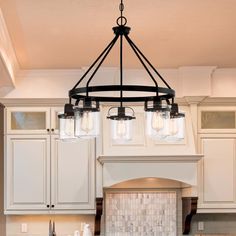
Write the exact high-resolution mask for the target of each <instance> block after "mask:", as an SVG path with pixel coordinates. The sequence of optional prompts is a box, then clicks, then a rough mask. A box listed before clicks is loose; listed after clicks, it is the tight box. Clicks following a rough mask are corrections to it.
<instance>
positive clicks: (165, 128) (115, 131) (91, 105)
mask: <svg viewBox="0 0 236 236" xmlns="http://www.w3.org/2000/svg"><path fill="white" fill-rule="evenodd" d="M119 10H120V16H119V17H118V18H117V20H116V23H117V26H115V27H113V32H114V34H115V37H114V38H113V39H112V41H111V42H110V43H109V44H108V45H107V47H106V48H105V49H104V50H103V52H102V53H101V54H100V55H99V56H98V58H97V59H96V60H95V61H94V62H93V63H92V65H91V66H90V67H89V68H88V70H87V71H86V72H85V73H84V75H83V76H82V77H81V78H80V79H79V81H78V82H77V83H76V84H75V86H74V87H73V88H72V89H71V90H70V91H69V103H68V104H65V109H64V113H63V114H60V115H59V116H58V117H59V127H60V138H61V139H63V140H73V139H76V138H89V137H96V136H98V135H99V126H100V121H99V116H100V115H99V114H100V109H99V103H100V102H113V103H118V104H119V105H118V106H116V107H111V108H110V109H109V112H108V115H107V118H108V119H109V120H110V121H111V132H112V139H113V140H114V141H116V142H124V141H128V140H130V139H132V133H133V131H132V121H133V119H135V112H134V110H133V109H132V108H131V107H128V106H124V103H126V102H129V103H132V102H144V110H145V113H146V133H147V135H148V136H151V137H152V138H157V139H164V140H181V139H183V138H184V114H183V113H180V112H179V109H178V104H176V103H175V102H174V98H175V91H174V90H173V89H172V88H171V87H170V86H169V84H168V83H167V82H166V81H165V80H164V78H163V77H162V76H161V75H160V73H159V72H158V71H157V70H156V69H155V67H154V66H153V65H152V64H151V63H150V61H149V60H148V59H147V58H146V57H145V55H144V54H143V53H142V52H141V51H140V49H139V48H138V47H137V46H136V44H135V43H134V42H133V41H132V40H131V38H130V37H129V33H130V30H131V28H130V27H128V26H126V24H127V19H126V18H125V17H124V16H123V11H124V4H123V0H121V3H120V6H119ZM124 40H126V41H127V43H128V45H129V46H130V47H131V49H132V51H133V52H134V54H135V55H136V56H137V58H138V60H139V61H140V63H141V64H142V66H143V67H144V69H145V71H146V72H147V73H148V75H149V77H150V79H151V80H152V82H153V86H141V85H124V83H123V82H124V81H123V41H124ZM117 41H119V44H120V45H119V47H120V55H119V56H120V65H119V69H120V78H119V79H120V80H119V85H99V86H90V83H91V81H92V79H93V78H94V76H95V74H96V72H97V71H98V69H99V68H100V67H101V65H102V64H103V62H104V60H105V59H106V57H107V55H108V54H109V53H110V51H111V50H112V48H113V46H114V45H115V44H116V42H117ZM155 77H158V78H159V80H160V81H162V82H163V83H164V85H165V87H160V86H159V85H158V82H157V80H156V79H155ZM85 80H86V86H83V87H81V83H82V81H83V82H84V81H85ZM111 91H112V92H118V94H119V95H118V96H112V97H111V96H108V95H107V96H106V93H107V92H111ZM125 92H126V93H127V92H135V94H140V96H128V95H125ZM144 92H145V96H141V93H144ZM101 93H102V96H101V95H100V94H101ZM104 94H105V95H104ZM147 94H148V96H147ZM98 95H100V96H98Z"/></svg>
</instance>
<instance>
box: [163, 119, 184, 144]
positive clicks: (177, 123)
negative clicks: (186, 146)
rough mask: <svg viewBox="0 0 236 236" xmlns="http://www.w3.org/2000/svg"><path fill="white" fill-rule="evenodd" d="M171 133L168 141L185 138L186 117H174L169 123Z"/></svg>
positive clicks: (167, 138)
mask: <svg viewBox="0 0 236 236" xmlns="http://www.w3.org/2000/svg"><path fill="white" fill-rule="evenodd" d="M169 133H170V135H169V136H168V137H166V141H181V140H183V139H184V138H185V117H184V116H182V117H172V118H170V123H169Z"/></svg>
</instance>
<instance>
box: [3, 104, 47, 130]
mask: <svg viewBox="0 0 236 236" xmlns="http://www.w3.org/2000/svg"><path fill="white" fill-rule="evenodd" d="M6 110H7V111H6V123H7V129H6V132H7V134H47V133H49V132H50V108H47V107H37V108H35V107H10V108H7V109H6Z"/></svg>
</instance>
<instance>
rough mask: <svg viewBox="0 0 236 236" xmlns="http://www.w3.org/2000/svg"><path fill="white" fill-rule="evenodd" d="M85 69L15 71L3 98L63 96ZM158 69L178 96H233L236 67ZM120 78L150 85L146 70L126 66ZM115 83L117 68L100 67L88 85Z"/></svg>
mask: <svg viewBox="0 0 236 236" xmlns="http://www.w3.org/2000/svg"><path fill="white" fill-rule="evenodd" d="M85 69H86V68H83V69H81V70H29V71H27V70H26V71H24V70H23V71H19V73H18V74H17V77H16V87H15V89H13V90H12V91H11V92H9V93H8V94H7V95H6V96H4V98H67V97H68V91H69V90H70V89H71V88H72V87H73V86H74V84H75V83H76V82H77V81H78V80H79V78H80V77H81V76H82V74H83V73H84V72H85ZM159 72H160V73H161V74H162V76H163V77H164V78H165V79H166V81H167V82H168V83H169V84H170V86H171V87H172V88H173V89H174V90H175V91H176V95H177V97H178V98H182V97H186V96H188V97H189V96H205V97H208V96H209V97H235V96H236V93H235V87H236V68H232V69H216V68H215V67H214V66H211V67H196V66H195V67H181V68H178V69H161V70H159ZM124 77H125V83H126V84H139V85H152V84H153V82H152V80H151V79H150V78H149V76H148V75H147V73H146V72H145V71H144V70H141V69H126V70H125V73H124ZM157 81H159V80H157ZM118 82H119V71H118V68H101V69H100V70H99V71H98V73H97V74H96V76H95V77H94V80H93V82H92V83H91V84H93V85H95V84H97V85H98V84H109V83H111V84H118ZM159 84H160V86H162V85H163V83H162V82H160V83H159Z"/></svg>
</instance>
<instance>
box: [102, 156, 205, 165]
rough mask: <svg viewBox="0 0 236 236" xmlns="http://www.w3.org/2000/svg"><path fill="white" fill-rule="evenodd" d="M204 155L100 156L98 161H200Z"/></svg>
mask: <svg viewBox="0 0 236 236" xmlns="http://www.w3.org/2000/svg"><path fill="white" fill-rule="evenodd" d="M202 157H203V154H193V155H155V156H106V155H104V156H99V157H98V161H99V162H100V163H101V164H105V163H132V162H135V163H143V162H145V163H155V162H157V163H158V162H164V163H168V162H171V163H173V162H184V163H191V162H198V161H199V160H200V159H201V158H202Z"/></svg>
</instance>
